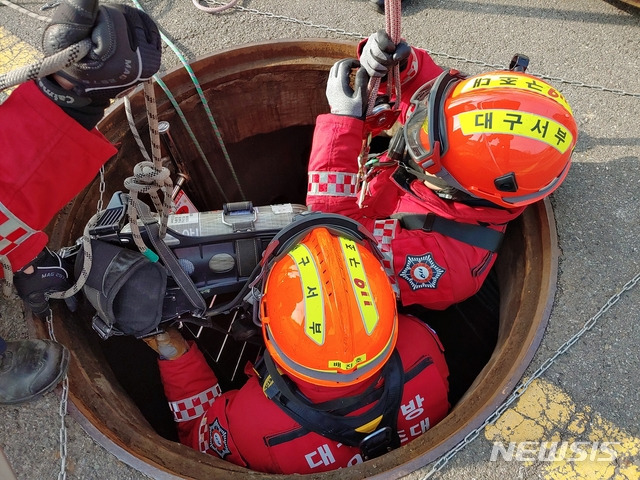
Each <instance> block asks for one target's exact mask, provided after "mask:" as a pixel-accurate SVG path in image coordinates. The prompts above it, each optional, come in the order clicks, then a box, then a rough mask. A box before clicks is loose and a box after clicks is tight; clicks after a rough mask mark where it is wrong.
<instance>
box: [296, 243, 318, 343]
mask: <svg viewBox="0 0 640 480" xmlns="http://www.w3.org/2000/svg"><path fill="white" fill-rule="evenodd" d="M289 255H291V257H293V259H294V261H295V262H296V265H297V266H298V271H299V272H300V282H301V283H302V291H303V295H304V322H305V325H304V326H305V329H304V331H305V333H306V335H307V336H308V337H309V338H310V339H311V340H313V341H314V342H315V343H317V344H318V345H322V344H324V331H325V323H324V305H323V302H322V284H321V282H320V276H319V275H318V269H317V267H316V265H315V263H314V262H313V257H312V256H311V254H310V252H309V250H308V249H307V247H306V246H305V245H303V244H299V245H298V246H297V247H295V248H294V249H293V250H291V251H290V252H289Z"/></svg>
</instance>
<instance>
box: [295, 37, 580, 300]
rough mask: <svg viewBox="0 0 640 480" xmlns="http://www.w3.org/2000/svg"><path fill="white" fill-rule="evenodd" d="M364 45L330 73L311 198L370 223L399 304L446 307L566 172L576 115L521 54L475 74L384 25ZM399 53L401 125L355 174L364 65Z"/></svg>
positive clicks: (377, 71)
mask: <svg viewBox="0 0 640 480" xmlns="http://www.w3.org/2000/svg"><path fill="white" fill-rule="evenodd" d="M360 52H361V53H360V62H357V61H356V60H351V59H346V60H342V61H340V62H338V63H336V64H335V65H334V66H333V68H332V69H331V72H330V74H329V79H328V82H327V98H328V100H329V105H330V107H331V113H329V114H324V115H320V116H318V118H317V122H316V127H315V132H314V139H313V146H312V151H311V157H310V162H309V166H308V177H309V180H308V193H307V205H308V206H310V208H311V209H312V210H320V211H325V212H336V213H341V214H344V215H348V216H350V217H352V218H354V219H356V220H358V221H359V222H361V223H362V224H363V225H364V226H365V227H366V228H368V229H369V230H371V231H372V232H373V233H374V236H375V237H376V239H377V241H378V243H379V245H380V248H381V250H382V251H383V253H384V254H385V256H386V261H385V268H386V269H387V271H388V272H389V275H390V277H391V279H392V283H393V284H394V289H395V290H396V293H397V294H398V295H399V298H400V300H401V302H402V304H403V305H405V306H408V305H412V304H420V305H422V306H425V307H428V308H432V309H445V308H447V307H448V306H450V305H452V304H454V303H457V302H460V301H462V300H465V299H466V298H468V297H470V296H472V295H473V294H475V293H476V292H477V291H478V289H479V288H480V286H481V285H482V283H483V281H484V280H485V278H486V276H487V274H488V273H489V271H490V269H491V266H492V265H493V264H494V262H495V260H496V251H497V249H498V247H499V245H500V241H501V238H502V233H503V232H504V231H505V229H506V226H507V224H508V222H509V221H511V220H513V219H514V218H516V217H517V216H518V215H520V213H522V211H523V210H524V208H525V207H526V206H527V205H529V204H531V203H533V202H536V201H538V200H540V199H542V198H544V197H546V196H547V195H549V194H550V193H551V192H553V191H554V190H555V189H556V188H558V186H559V185H560V184H561V182H562V181H563V180H564V178H565V177H566V175H567V172H568V170H569V165H570V157H571V153H572V150H573V148H574V146H575V143H576V139H577V127H576V123H575V120H574V118H573V115H572V113H571V109H570V107H569V105H568V104H567V102H566V100H565V99H564V97H563V96H562V95H561V94H560V93H559V92H558V91H557V90H555V89H554V88H553V87H552V86H550V85H549V84H547V83H546V82H544V81H542V80H541V79H539V78H536V77H533V76H531V75H529V74H526V73H524V72H523V70H524V69H526V65H524V66H523V65H522V63H521V62H519V61H518V62H514V64H515V68H514V69H513V70H504V71H494V72H489V73H485V74H481V75H476V76H472V77H466V76H464V75H462V74H460V73H459V72H456V71H444V72H443V70H442V69H441V68H440V67H439V66H437V65H436V64H435V63H434V61H433V60H432V59H431V57H430V56H429V55H428V54H427V52H425V51H423V50H420V49H418V48H409V47H408V46H407V44H406V43H404V42H401V43H399V44H398V46H397V48H396V45H395V44H393V43H392V42H391V40H390V39H389V37H388V36H387V34H386V33H385V32H384V31H380V32H378V33H376V34H373V35H371V36H370V37H369V39H368V40H367V41H366V42H365V43H364V44H361V45H360ZM519 60H522V57H520V59H519ZM399 62H400V64H401V74H400V79H401V98H400V100H399V109H400V116H399V125H396V126H399V127H401V128H399V129H398V130H397V131H396V134H395V135H394V136H393V138H392V140H391V142H390V144H389V149H388V151H387V152H385V153H384V154H380V155H377V156H375V157H371V158H367V159H365V161H367V163H368V166H367V167H366V174H365V176H361V177H360V178H359V177H358V171H359V161H358V156H359V155H360V153H361V151H362V150H363V148H362V146H363V138H366V137H367V135H368V133H369V132H370V130H368V129H367V124H366V123H365V112H366V111H367V105H366V104H367V100H366V98H367V92H366V86H367V81H368V77H369V76H376V77H382V76H384V75H386V74H387V71H388V69H389V68H390V67H391V66H392V65H394V64H397V63H399ZM360 65H362V68H360V69H359V70H358V72H357V74H356V76H355V81H354V82H353V83H354V85H353V86H351V84H350V79H349V75H350V74H351V72H352V70H353V69H354V68H357V67H359V66H360ZM516 70H520V71H516ZM382 85H386V82H382ZM391 100H392V101H395V98H392V99H391ZM362 178H366V182H361V180H362ZM362 185H364V187H363V188H364V192H359V191H358V190H359V189H360V186H362ZM360 195H362V196H360ZM359 202H360V205H359V204H358V203H359Z"/></svg>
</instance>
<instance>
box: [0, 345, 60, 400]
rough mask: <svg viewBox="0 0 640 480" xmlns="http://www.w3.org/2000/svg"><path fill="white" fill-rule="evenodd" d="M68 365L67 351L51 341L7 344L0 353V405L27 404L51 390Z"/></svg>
mask: <svg viewBox="0 0 640 480" xmlns="http://www.w3.org/2000/svg"><path fill="white" fill-rule="evenodd" d="M68 365H69V351H68V350H67V349H66V348H65V347H64V345H61V344H59V343H57V342H54V341H52V340H17V341H13V342H7V348H6V350H5V351H4V352H3V353H0V405H10V404H14V403H23V402H28V401H30V400H34V399H35V398H37V397H39V396H40V395H43V394H45V393H47V392H49V391H51V390H53V389H54V388H55V387H56V385H58V383H59V382H60V381H61V380H62V378H63V377H64V375H65V374H66V373H67V367H68Z"/></svg>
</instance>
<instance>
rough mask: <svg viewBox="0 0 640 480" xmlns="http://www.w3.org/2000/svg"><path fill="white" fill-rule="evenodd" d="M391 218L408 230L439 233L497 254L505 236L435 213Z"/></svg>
mask: <svg viewBox="0 0 640 480" xmlns="http://www.w3.org/2000/svg"><path fill="white" fill-rule="evenodd" d="M391 218H394V219H397V220H398V221H399V222H400V225H402V227H403V228H405V229H407V230H423V231H425V232H437V233H441V234H442V235H445V236H447V237H451V238H453V239H455V240H458V241H460V242H464V243H466V244H468V245H471V246H474V247H479V248H483V249H485V250H489V251H490V252H494V253H495V252H497V251H498V249H499V248H500V245H501V244H502V239H503V238H504V234H503V233H502V232H499V231H497V230H493V229H491V228H489V227H485V226H483V225H476V224H472V223H462V222H457V221H455V220H449V219H448V218H444V217H440V216H438V215H436V214H435V213H432V212H430V213H427V214H419V213H396V214H394V215H391Z"/></svg>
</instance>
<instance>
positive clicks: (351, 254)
mask: <svg viewBox="0 0 640 480" xmlns="http://www.w3.org/2000/svg"><path fill="white" fill-rule="evenodd" d="M340 245H341V246H342V253H343V255H344V258H345V260H346V265H347V269H348V270H349V277H350V278H351V285H352V286H353V293H354V294H355V296H356V300H357V301H358V306H359V307H360V315H361V317H362V322H363V323H364V328H365V330H366V331H367V335H371V332H373V330H374V329H375V328H376V325H377V324H378V320H379V319H380V317H379V315H378V309H377V308H376V304H375V302H374V301H373V295H372V294H371V288H370V287H369V279H368V278H367V274H366V272H365V271H364V267H363V265H362V259H361V258H360V252H359V251H358V246H357V244H356V242H354V241H353V240H349V239H346V238H344V237H340Z"/></svg>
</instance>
